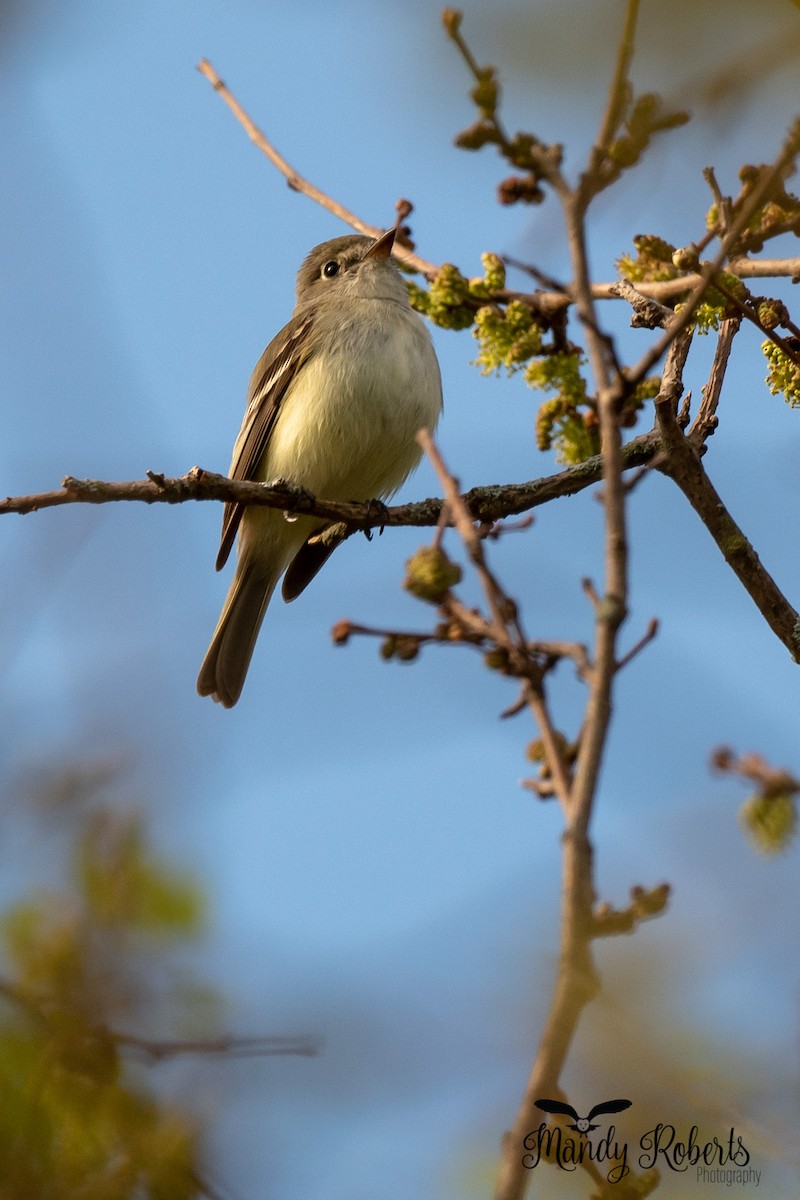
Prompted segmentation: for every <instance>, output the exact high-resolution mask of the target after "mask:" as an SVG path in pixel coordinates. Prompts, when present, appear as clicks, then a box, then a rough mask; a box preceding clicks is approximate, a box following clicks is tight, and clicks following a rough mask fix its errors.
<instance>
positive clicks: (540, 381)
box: [525, 351, 586, 405]
mask: <svg viewBox="0 0 800 1200" xmlns="http://www.w3.org/2000/svg"><path fill="white" fill-rule="evenodd" d="M583 361H584V360H583V357H582V355H580V354H578V353H573V354H568V353H566V352H564V351H561V352H559V353H557V354H548V355H547V356H546V357H545V358H537V359H536V360H535V361H534V362H532V363H531V364H530V365H529V366H528V367H527V369H526V371H525V382H526V383H527V384H528V386H529V387H532V388H534V390H537V391H557V392H558V393H559V395H561V396H563V398H564V399H565V400H567V401H568V402H569V403H570V404H573V405H578V404H582V403H583V402H584V401H585V399H586V384H585V383H584V381H583V376H582V375H581V364H582V362H583Z"/></svg>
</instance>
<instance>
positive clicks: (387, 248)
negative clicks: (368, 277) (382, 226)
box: [364, 229, 397, 258]
mask: <svg viewBox="0 0 800 1200" xmlns="http://www.w3.org/2000/svg"><path fill="white" fill-rule="evenodd" d="M396 232H397V230H396V229H390V230H388V232H386V233H384V235H383V237H379V238H378V240H377V242H373V244H372V245H371V246H370V248H369V250H368V251H367V253H366V254H365V255H364V258H388V257H389V255H390V254H391V253H392V247H393V246H394V235H395V233H396Z"/></svg>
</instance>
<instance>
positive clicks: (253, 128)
mask: <svg viewBox="0 0 800 1200" xmlns="http://www.w3.org/2000/svg"><path fill="white" fill-rule="evenodd" d="M197 69H198V71H199V72H200V74H201V75H204V76H205V77H206V79H207V80H208V81H209V83H210V84H211V86H212V87H213V89H214V91H215V92H217V93H218V94H219V96H220V97H221V98H222V99H223V100H224V101H225V103H226V104H227V106H228V108H229V109H230V110H231V112H232V113H233V115H234V116H235V117H236V120H237V121H238V122H239V124H240V125H242V127H243V128H244V130H245V132H246V133H247V136H248V137H249V138H250V140H251V141H252V142H253V143H254V144H255V145H256V146H257V147H258V149H259V150H260V151H261V153H262V154H265V155H266V157H267V158H268V159H269V161H270V162H271V163H272V165H273V166H274V167H276V168H277V170H278V171H280V173H281V175H283V176H284V177H285V178H286V181H287V183H288V184H289V187H290V188H292V189H293V190H294V191H296V192H302V194H303V195H304V196H308V198H309V199H310V200H313V201H314V202H315V203H316V204H319V205H321V207H322V208H324V209H327V211H328V212H330V213H333V215H334V216H335V217H339V219H340V220H342V221H344V222H345V224H347V225H351V226H352V227H353V229H357V230H358V231H359V233H363V234H366V235H367V236H368V237H374V238H377V237H380V236H381V234H382V233H383V232H384V230H383V229H379V228H378V227H377V226H376V225H369V224H367V222H366V221H362V219H361V218H360V217H359V216H358V215H357V214H356V213H354V212H352V211H351V210H350V209H349V208H345V206H344V205H343V204H340V203H339V202H338V200H334V199H333V197H332V196H329V195H328V193H327V192H323V191H322V189H321V188H318V187H317V186H316V185H315V184H313V183H311V182H310V181H309V180H308V179H305V178H304V177H303V176H302V175H301V174H300V173H299V171H295V169H294V167H293V166H292V165H291V164H290V163H289V162H287V160H286V159H285V158H284V157H283V155H282V154H281V153H279V151H278V150H276V149H275V147H274V146H273V145H272V143H271V142H270V141H269V140H268V139H267V137H266V136H265V134H264V133H263V132H262V131H261V130H260V129H259V127H258V126H257V125H256V123H255V121H253V119H252V118H251V117H250V116H249V115H248V113H247V112H246V111H245V109H244V108H243V107H242V105H241V104H240V103H239V101H238V100H237V99H236V97H235V96H234V95H233V93H232V92H231V91H230V90H229V88H228V87H227V86H226V85H225V83H224V82H223V81H222V80H221V79H220V77H219V75H218V74H217V72H216V71H215V70H214V67H213V66H212V65H211V63H210V62H209V61H208V59H206V58H201V60H200V62H199V63H198V64H197ZM393 253H394V254H395V255H396V256H397V258H400V259H402V260H403V262H405V263H407V264H408V265H409V266H410V267H413V268H414V269H415V270H417V271H420V272H421V273H422V274H423V275H428V276H431V275H435V274H436V271H437V270H438V268H437V267H435V266H434V265H433V264H432V263H429V262H426V261H425V260H424V259H421V258H419V257H418V255H416V254H414V253H413V252H412V251H411V250H408V249H407V248H406V247H405V246H402V245H400V244H399V243H398V244H396V246H395V249H394V251H393Z"/></svg>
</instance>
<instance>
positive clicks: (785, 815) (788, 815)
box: [739, 792, 797, 854]
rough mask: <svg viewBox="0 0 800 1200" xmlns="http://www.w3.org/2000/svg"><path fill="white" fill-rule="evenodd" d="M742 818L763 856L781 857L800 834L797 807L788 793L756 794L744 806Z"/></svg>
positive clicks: (741, 813) (740, 814)
mask: <svg viewBox="0 0 800 1200" xmlns="http://www.w3.org/2000/svg"><path fill="white" fill-rule="evenodd" d="M739 817H740V819H741V822H742V825H743V826H744V829H745V832H746V833H747V834H748V835H749V837H750V838H751V839H752V840H753V842H754V843H755V845H756V847H757V849H759V850H760V851H761V852H762V854H780V853H781V851H783V850H786V849H787V847H788V845H789V843H790V842H791V840H792V838H793V837H794V835H795V832H796V831H797V804H796V802H795V798H794V796H791V795H790V794H789V793H788V792H781V793H779V794H766V793H763V792H757V793H756V794H755V795H754V796H751V797H750V799H749V800H748V801H746V803H745V804H744V805H743V806H742V808H741V811H740V813H739Z"/></svg>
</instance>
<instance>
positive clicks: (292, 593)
mask: <svg viewBox="0 0 800 1200" xmlns="http://www.w3.org/2000/svg"><path fill="white" fill-rule="evenodd" d="M344 540H345V539H344V536H342V537H340V538H330V537H329V538H327V539H326V540H325V541H322V540H321V539H320V538H319V537H313V538H310V539H309V541H307V542H305V543H304V544H303V545H302V546H301V547H300V549H299V550H298V551H297V554H295V556H294V558H293V559H292V561H291V562H290V563H289V566H288V568H287V571H286V574H285V575H284V577H283V586H282V587H281V595H282V596H283V598H284V600H286V602H287V603H288V602H289V601H290V600H296V599H297V597H298V596H299V595H300V593H301V592H304V591H305V589H306V588H307V587H308V585H309V584H310V583H311V580H312V579H313V578H314V576H315V575H316V574H317V572H318V571H321V570H322V568H323V567H324V566H325V563H326V562H327V561H328V559H329V558H330V556H331V555H332V554H333V552H334V550H335V549H336V547H337V546H341V544H342V542H343V541H344Z"/></svg>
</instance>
